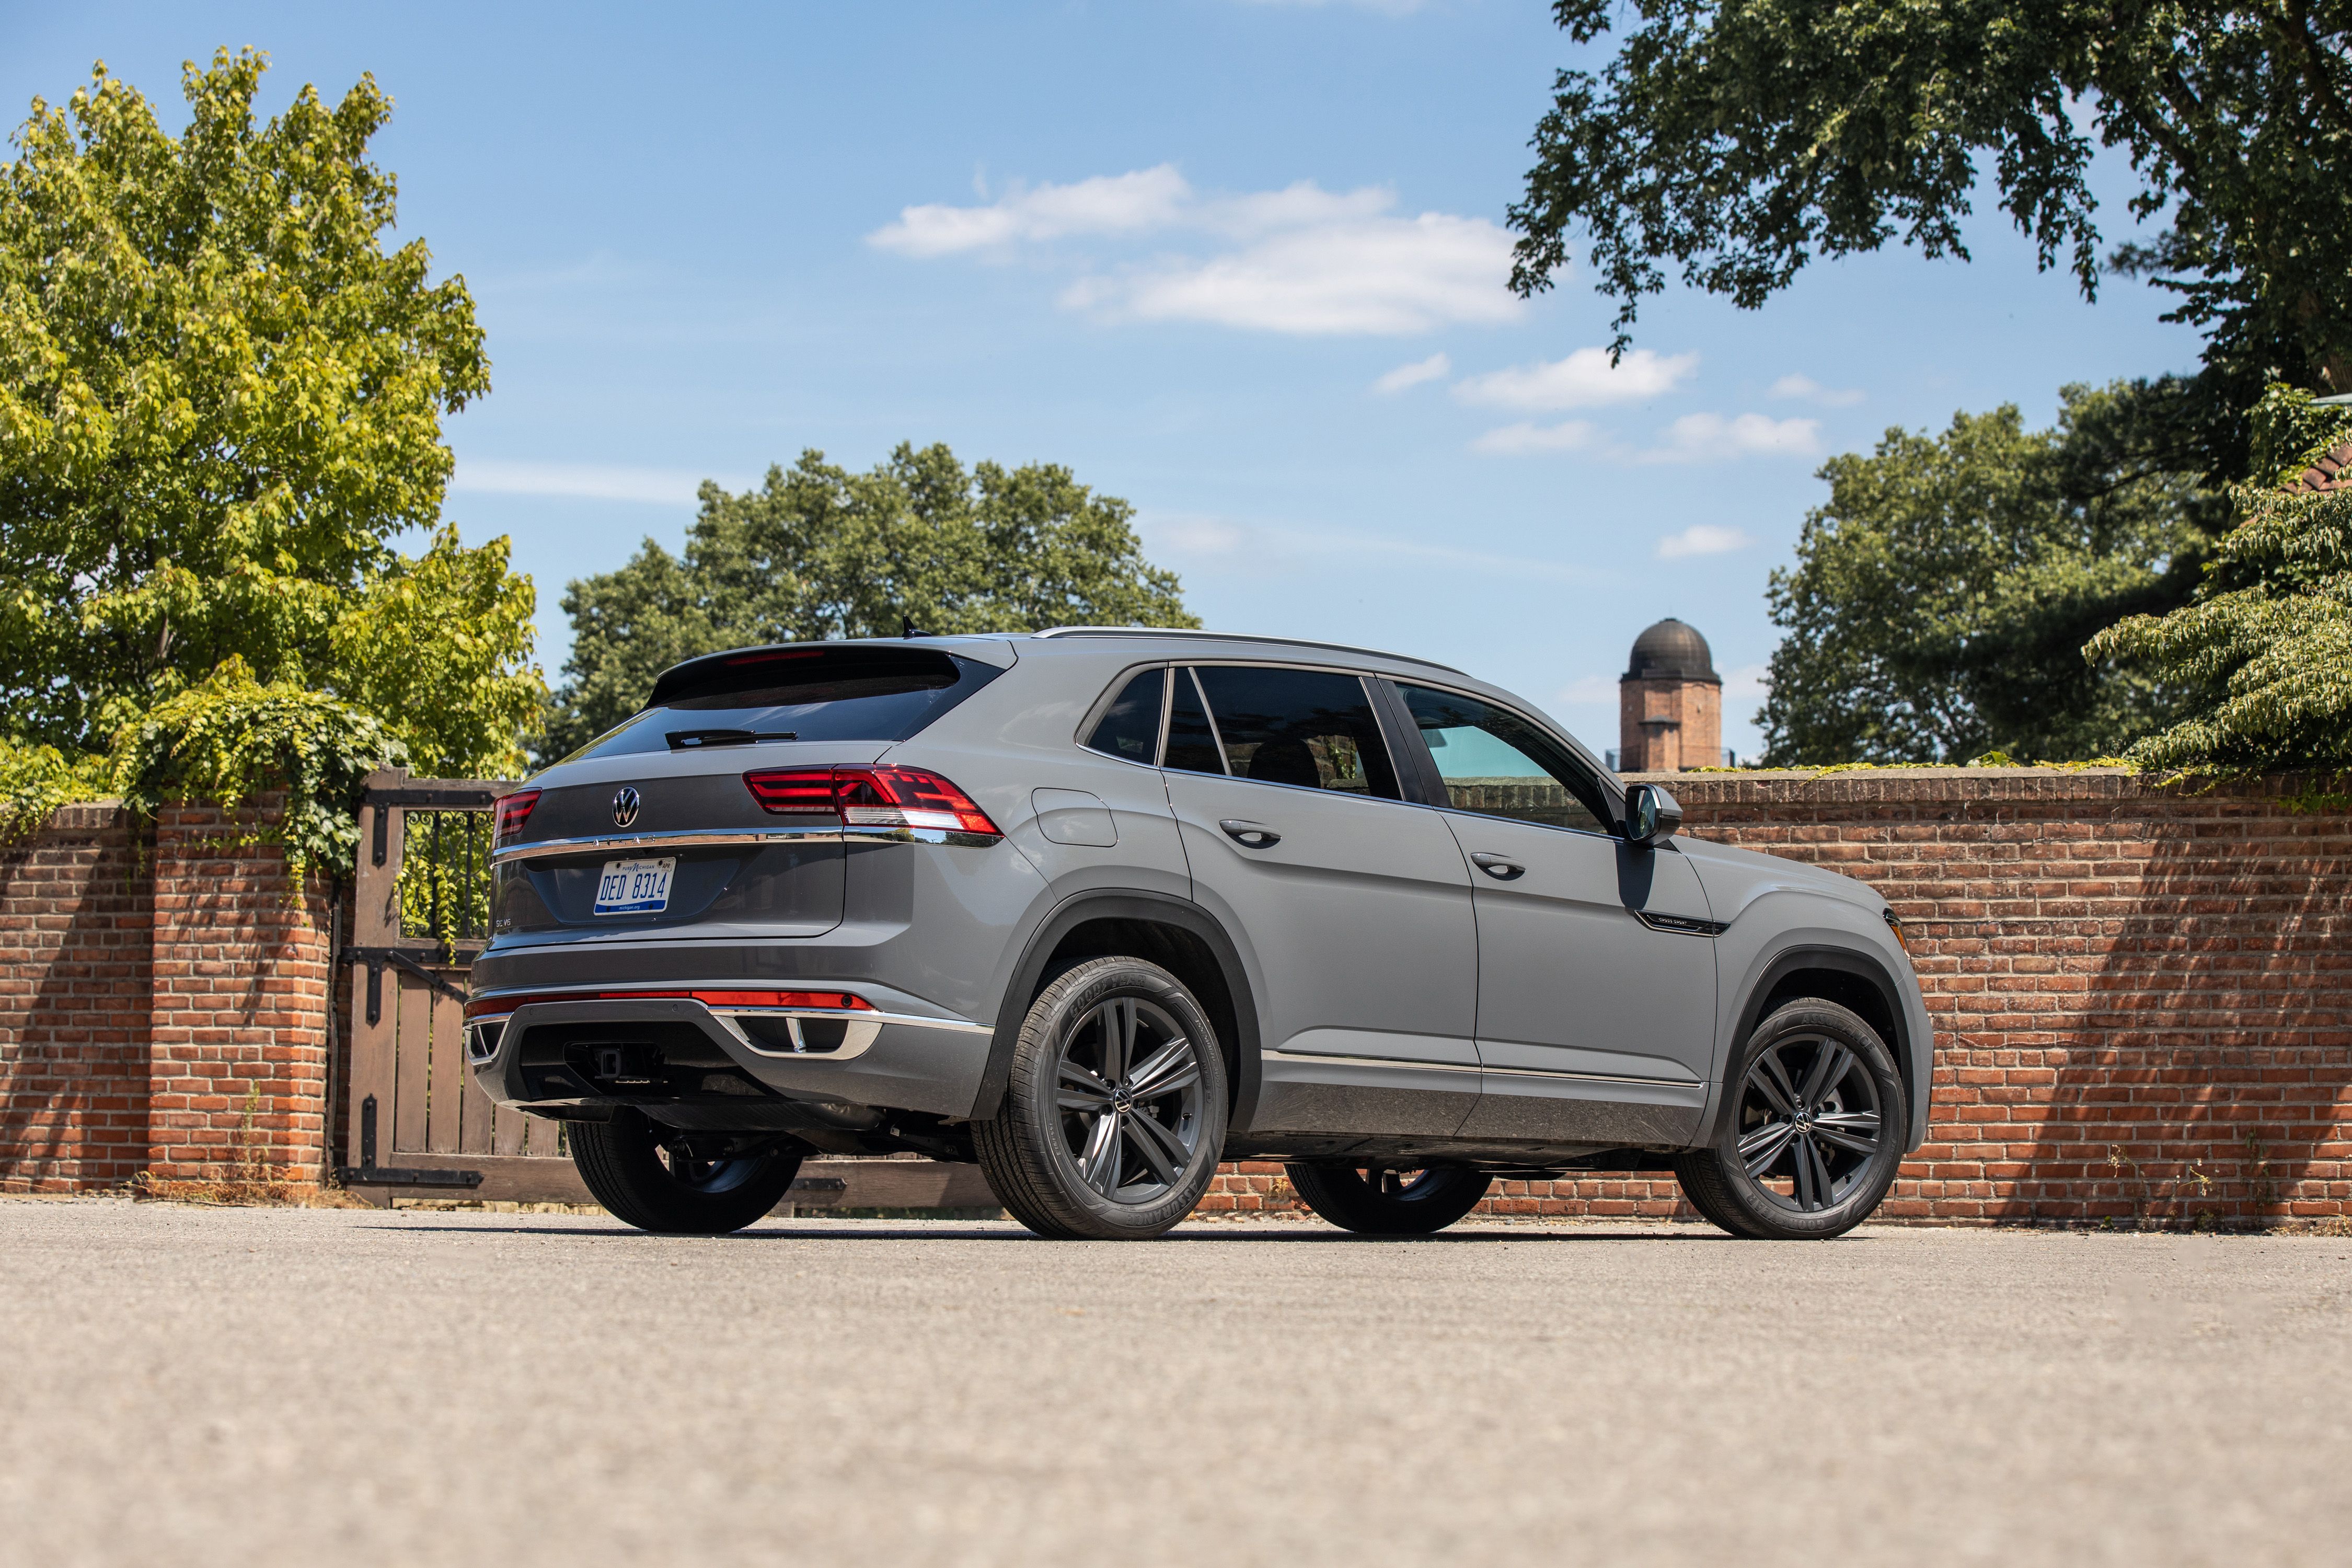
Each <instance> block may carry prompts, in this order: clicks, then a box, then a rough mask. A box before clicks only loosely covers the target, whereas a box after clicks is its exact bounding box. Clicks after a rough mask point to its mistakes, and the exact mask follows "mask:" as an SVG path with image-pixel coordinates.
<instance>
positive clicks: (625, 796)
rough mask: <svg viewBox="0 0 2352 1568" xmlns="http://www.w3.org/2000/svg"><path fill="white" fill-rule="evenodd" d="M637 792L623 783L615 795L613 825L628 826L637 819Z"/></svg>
mask: <svg viewBox="0 0 2352 1568" xmlns="http://www.w3.org/2000/svg"><path fill="white" fill-rule="evenodd" d="M637 805H638V801H637V792H636V791H635V789H633V788H631V787H630V786H629V785H627V784H623V785H622V786H621V787H620V789H619V790H618V791H617V792H615V793H614V796H613V826H615V827H626V826H629V824H631V823H633V822H635V821H636V819H637Z"/></svg>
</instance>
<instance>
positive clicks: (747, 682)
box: [466, 627, 1932, 1237]
mask: <svg viewBox="0 0 2352 1568" xmlns="http://www.w3.org/2000/svg"><path fill="white" fill-rule="evenodd" d="M1679 820H1680V808H1679V807H1678V806H1677V805H1675V801H1674V800H1673V798H1672V797H1671V796H1670V795H1668V793H1667V792H1666V791H1665V790H1664V789H1661V788H1659V787H1658V786H1657V785H1655V784H1639V783H1637V784H1632V785H1631V786H1628V785H1627V784H1624V783H1622V781H1620V780H1619V779H1617V778H1616V777H1614V776H1613V775H1612V773H1610V772H1609V771H1608V770H1607V769H1606V768H1603V767H1601V765H1600V764H1599V763H1596V762H1595V761H1594V759H1593V756H1592V753H1591V752H1589V751H1587V750H1586V749H1585V748H1584V747H1583V746H1581V745H1580V744H1578V743H1577V742H1576V741H1575V740H1574V739H1572V738H1571V737H1570V736H1569V735H1567V734H1566V733H1564V732H1563V731H1560V730H1559V728H1557V727H1556V726H1555V725H1553V724H1552V723H1551V722H1550V721H1549V720H1547V719H1546V718H1545V717H1544V716H1543V715H1542V714H1540V713H1538V711H1537V710H1535V709H1534V708H1532V707H1530V706H1529V705H1528V704H1527V703H1525V702H1523V701H1521V700H1519V699H1517V698H1516V697H1514V696H1512V695H1511V694H1510V693H1509V692H1507V691H1503V690H1500V689H1496V688H1495V687H1492V686H1489V685H1487V684H1486V683H1485V682H1483V681H1479V680H1475V679H1471V678H1470V677H1468V676H1465V675H1463V674H1461V673H1459V672H1458V671H1455V670H1453V669H1449V668H1445V667H1444V666H1442V665H1436V664H1431V663H1427V662H1424V661H1423V660H1419V659H1413V658H1400V657H1397V656H1393V655H1389V654H1379V653H1370V652H1366V651H1363V650H1361V649H1358V648H1351V647H1326V646H1323V645H1320V644H1313V643H1300V642H1292V641H1287V640H1284V639H1280V638H1272V637H1223V636H1213V635H1207V634H1202V633H1181V632H1166V631H1135V630H1112V629H1098V628H1084V627H1078V628H1067V629H1062V630H1056V631H1050V632H1040V633H1036V634H1034V635H1023V636H1000V637H919V638H909V639H906V640H900V641H896V642H889V641H855V642H826V643H814V644H809V643H803V644H797V645H792V646H786V647H760V648H744V649H740V650H737V651H734V652H729V653H719V654H713V655H710V656H709V657H708V658H697V659H694V660H691V661H690V662H688V663H686V664H681V665H679V666H677V668H673V669H671V670H669V671H667V673H665V674H664V675H663V676H662V677H661V678H660V679H659V680H658V681H656V684H655V687H654V690H653V694H652V697H651V699H650V700H648V702H647V704H646V708H645V710H644V711H642V712H640V713H638V714H636V715H635V717H633V718H631V719H629V720H628V721H626V722H625V723H623V724H621V725H620V726H619V727H618V728H616V729H614V730H613V731H610V732H609V733H607V734H605V735H603V736H601V737H599V738H598V739H597V740H595V741H594V742H591V743H590V744H588V745H587V746H585V747H583V748H582V749H581V750H580V751H578V752H574V753H573V754H572V755H571V756H569V757H566V758H564V759H563V760H562V762H561V763H556V764H555V765H554V766H552V767H551V768H549V769H547V770H546V771H545V772H544V773H541V774H539V775H538V776H537V777H536V778H534V779H532V780H530V782H529V784H527V785H526V786H525V787H522V788H520V789H517V790H515V791H514V792H513V793H511V794H509V795H506V796H504V797H503V798H502V799H501V800H500V801H499V806H498V826H497V842H496V847H495V849H494V858H495V866H496V876H495V881H496V888H495V894H494V897H495V906H494V911H493V921H492V923H493V933H492V940H491V942H489V944H488V947H487V949H486V950H485V951H484V952H483V953H482V955H481V957H480V959H479V960H478V962H477V963H476V964H475V966H474V970H473V982H474V987H475V989H474V991H473V993H472V995H471V998H470V1000H469V1001H468V1003H467V1009H466V1013H467V1057H468V1059H469V1061H470V1063H471V1065H472V1067H473V1069H474V1071H475V1072H476V1074H477V1075H478V1079H479V1081H480V1083H481V1086H482V1087H483V1089H485V1090H487V1091H488V1094H489V1096H490V1098H491V1099H493V1100H496V1101H497V1102H498V1103H499V1104H501V1105H506V1106H512V1107H516V1108H518V1109H520V1110H524V1111H528V1112H530V1113H532V1114H535V1115H539V1116H546V1117H554V1118H558V1119H561V1120H562V1121H565V1122H567V1123H569V1142H570V1144H571V1148H572V1157H573V1159H574V1160H575V1161H576V1162H577V1163H578V1165H579V1169H580V1173H581V1175H582V1177H583V1179H584V1180H585V1181H586V1183H587V1184H588V1187H589V1190H590V1191H591V1192H593V1194H595V1195H596V1197H597V1199H598V1200H599V1201H600V1202H602V1203H603V1204H604V1205H605V1206H606V1207H607V1208H609V1209H610V1210H612V1212H613V1213H614V1214H615V1215H619V1216H620V1217H621V1218H623V1219H625V1220H626V1221H628V1222H630V1223H631V1224H633V1225H636V1226H643V1227H645V1228H646V1229H649V1230H657V1231H687V1232H703V1233H716V1232H721V1231H728V1230H732V1229H736V1228H738V1227H740V1226H745V1225H748V1224H750V1223H751V1221H753V1220H755V1219H757V1218H759V1217H760V1216H761V1215H764V1214H766V1213H767V1212H768V1211H769V1210H770V1209H771V1208H772V1206H773V1205H775V1204H776V1203H777V1202H778V1201H779V1200H780V1199H781V1198H782V1196H783V1195H784V1194H785V1192H786V1190H787V1189H788V1188H789V1186H790V1184H791V1183H792V1181H793V1175H794V1173H795V1172H796V1171H797V1170H798V1168H799V1166H800V1164H801V1162H802V1161H803V1159H804V1158H806V1157H808V1156H809V1155H811V1154H813V1153H815V1152H828V1153H833V1154H881V1153H893V1152H899V1153H903V1152H908V1151H911V1152H915V1153H918V1154H921V1155H927V1156H929V1157H931V1158H933V1159H937V1160H948V1161H977V1162H978V1163H980V1165H981V1167H982V1170H983V1171H984V1172H985V1173H986V1174H987V1178H988V1182H989V1184H990V1186H991V1187H992V1189H993V1191H994V1193H995V1194H996V1196H997V1198H998V1199H999V1200H1000V1201H1001V1202H1002V1203H1003V1205H1004V1207H1005V1208H1006V1209H1008V1210H1010V1211H1011V1212H1012V1214H1013V1215H1014V1217H1016V1218H1018V1219H1019V1220H1020V1221H1021V1222H1022V1223H1023V1224H1024V1225H1026V1226H1030V1227H1031V1228H1032V1229H1034V1230H1035V1231H1038V1232H1040V1233H1041V1234H1044V1235H1046V1236H1051V1237H1150V1236H1155V1235H1158V1234H1159V1233H1160V1232H1161V1231H1164V1230H1166V1229H1167V1228H1168V1227H1169V1226H1172V1225H1174V1224H1176V1223H1177V1222H1178V1221H1179V1220H1181V1218H1183V1216H1184V1215H1186V1214H1187V1213H1189V1212H1190V1211H1191V1210H1192V1206H1193V1205H1194V1204H1195V1203H1196V1202H1197V1201H1198V1200H1199V1198H1200V1196H1201V1194H1202V1191H1203V1190H1204V1189H1205V1188H1206V1187H1207V1185H1208V1184H1209V1181H1210V1179H1211V1177H1212V1176H1213V1174H1214V1173H1215V1170H1216V1167H1217V1163H1218V1162H1219V1161H1220V1160H1230V1159H1244V1158H1247V1159H1260V1160H1279V1161H1283V1162H1286V1165H1287V1168H1288V1171H1289V1174H1290V1180H1291V1182H1292V1184H1293V1185H1294V1186H1295V1187H1296V1188H1297V1192H1298V1194H1299V1196H1300V1197H1301V1198H1303V1199H1304V1200H1305V1201H1306V1202H1307V1204H1308V1205H1310V1206H1312V1207H1313V1208H1314V1209H1315V1210H1316V1212H1318V1214H1320V1215H1323V1216H1324V1217H1325V1218H1327V1219H1328V1220H1330V1221H1332V1222H1334V1223H1336V1224H1338V1225H1340V1226H1346V1227H1348V1228H1349V1229H1351V1230H1356V1231H1361V1232H1368V1233H1373V1234H1392V1235H1393V1234H1410V1233H1419V1232H1427V1231H1433V1230H1435V1229H1437V1228H1439V1227H1440V1226H1446V1225H1449V1224H1451V1223H1453V1222H1454V1220H1456V1219H1459V1218H1460V1217H1462V1216H1463V1215H1465V1214H1467V1213H1468V1212H1469V1211H1470V1209H1471V1208H1472V1206H1473V1205H1475V1204H1476V1203H1477V1202H1478V1200H1479V1198H1480V1197H1481V1196H1482V1195H1484V1194H1486V1190H1487V1188H1488V1185H1489V1184H1490V1183H1492V1182H1493V1181H1494V1180H1495V1179H1496V1178H1497V1177H1505V1178H1516V1179H1536V1178H1543V1177H1556V1176H1560V1175H1563V1174H1567V1173H1579V1172H1613V1171H1664V1170H1672V1171H1673V1172H1674V1173H1675V1175H1676V1176H1677V1177H1678V1178H1679V1179H1680V1182H1681V1185H1682V1189H1683V1191H1684V1192H1685V1194H1687V1195H1688V1197H1689V1198H1690V1201H1691V1203H1692V1204H1693V1205H1695V1206H1696V1208H1697V1209H1698V1211H1699V1212H1700V1213H1701V1214H1703V1215H1706V1217H1707V1218H1709V1219H1711V1220H1713V1221H1714V1222H1715V1223H1717V1225H1719V1226H1723V1227H1724V1228H1725V1229H1727V1230H1729V1231H1732V1232H1734V1233H1736V1234H1738V1235H1740V1236H1746V1237H1827V1236H1834V1235H1837V1234H1838V1233H1840V1232H1842V1231H1844V1230H1846V1229H1847V1228H1849V1227H1850V1226H1853V1225H1855V1224H1856V1223H1858V1222H1859V1221H1860V1220H1861V1219H1862V1218H1863V1217H1864V1215H1868V1214H1869V1213H1870V1212H1871V1210H1872V1209H1873V1208H1874V1207H1875V1206H1876V1205H1877V1204H1878V1202H1879V1200H1880V1198H1881V1197H1882V1196H1883V1195H1884V1194H1885V1192H1886V1190H1887V1185H1888V1184H1889V1182H1890V1181H1891V1180H1892V1179H1893V1177H1894V1174H1895V1166H1896V1163H1897V1162H1898V1161H1899V1160H1900V1159H1901V1158H1902V1156H1903V1154H1904V1152H1906V1151H1907V1150H1909V1149H1912V1148H1915V1147H1916V1146H1917V1144H1918V1143H1919V1142H1920V1140H1921V1138H1922V1136H1923V1135H1924V1133H1925V1131H1926V1121H1927V1080H1928V1068H1929V1058H1930V1052H1931V1038H1932V1037H1931V1035H1930V1033H1929V1027H1928V1021H1927V1013H1926V1011H1925V1009H1924V1008H1923V1007H1922V1005H1921V1003H1920V996H1919V986H1918V983H1917V981H1916V978H1915V977H1914V976H1913V974H1912V972H1911V969H1910V965H1909V963H1908V962H1907V961H1906V958H1905V956H1904V951H1903V947H1902V934H1903V933H1902V928H1901V927H1900V925H1899V924H1898V923H1897V922H1896V921H1895V917H1894V915H1893V914H1892V913H1891V912H1890V911H1889V910H1888V909H1887V907H1886V904H1885V900H1883V899H1881V898H1879V897H1878V896H1877V895H1876V894H1874V893H1873V892H1872V891H1871V890H1870V889H1867V888H1865V887H1864V886H1862V885H1861V884H1859V883H1856V882H1853V881H1850V880H1848V879H1845V878H1843V877H1838V876H1834V875H1832V874H1831V873H1829V872H1826V871H1822V870H1818V869H1815V868H1811V867H1807V866H1801V865H1796V864H1793V863H1791V862H1790V861H1786V860H1780V859H1775V858H1770V857H1769V856H1764V855H1758V854H1751V853H1747V852H1744V851H1741V850H1738V849H1730V848H1726V847H1722V846H1720V845H1716V844H1710V843H1704V842H1699V841H1695V840H1692V839H1689V838H1684V837H1675V828H1676V826H1677V824H1678V822H1679Z"/></svg>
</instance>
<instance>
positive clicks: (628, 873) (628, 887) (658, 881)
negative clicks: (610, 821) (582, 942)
mask: <svg viewBox="0 0 2352 1568" xmlns="http://www.w3.org/2000/svg"><path fill="white" fill-rule="evenodd" d="M675 870H677V860H676V859H675V858H672V859H667V860H607V861H605V862H604V875H603V876H601V877H599V878H598V879H596V912H597V913H598V914H600V915H657V914H659V913H661V912H662V910H666V909H667V908H669V874H670V873H671V872H672V871H675Z"/></svg>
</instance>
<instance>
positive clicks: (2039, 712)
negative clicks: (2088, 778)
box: [1758, 383, 2226, 765]
mask: <svg viewBox="0 0 2352 1568" xmlns="http://www.w3.org/2000/svg"><path fill="white" fill-rule="evenodd" d="M2178 396H2179V388H2178V386H2177V385H2175V386H2173V387H2172V388H2170V389H2169V390H2168V389H2167V387H2166V385H2165V384H2147V383H2118V384H2115V385H2113V386H2109V387H2106V388H2104V389H2099V390H2093V389H2091V388H2087V387H2080V386H2073V387H2068V388H2066V389H2065V391H2064V393H2063V411H2062V413H2061V416H2060V418H2059V422H2058V424H2057V426H2056V427H2055V428H2053V429H2049V430H2039V431H2028V430H2027V429H2025V428H2024V425H2023V422H2022V420H2021V418H2020V416H2019V414H2018V411H2017V409H2016V408H2015V407H2014V406H2005V407H2001V408H1999V409H1996V410H1994V411H1993V412H1991V413H1990V414H1982V415H1969V414H1960V415H1957V416H1954V418H1953V421H1952V424H1951V426H1950V427H1949V428H1948V429H1947V430H1945V431H1944V432H1943V433H1942V434H1941V435H1938V436H1934V437H1930V436H1928V435H1926V434H1924V433H1923V434H1913V433H1911V432H1909V431H1906V430H1901V429H1894V430H1889V431H1888V432H1887V433H1886V435H1885V438H1884V439H1882V440H1881V441H1880V442H1879V444H1878V447H1877V449H1876V451H1875V452H1874V453H1873V454H1871V455H1870V456H1868V457H1864V456H1860V455H1857V454H1849V455H1846V456H1843V457H1839V458H1832V459H1831V460H1830V462H1829V463H1828V464H1826V465H1825V466H1824V467H1823V468H1822V470H1821V477H1822V479H1826V480H1827V481H1828V482H1829V485H1830V500H1829V503H1828V504H1827V505H1826V506H1823V507H1821V508H1818V509H1816V510H1814V511H1813V512H1811V514H1810V515H1809V516H1808V517H1807V518H1806V521H1805V525H1804V529H1803V531H1802V533H1801V537H1800V539H1799V542H1798V545H1797V562H1796V564H1795V565H1794V566H1793V567H1791V568H1788V569H1783V570H1780V571H1776V572H1774V573H1773V574H1772V578H1771V584H1770V587H1769V590H1768V597H1769V604H1770V606H1771V612H1772V619H1773V621H1774V623H1775V624H1776V625H1778V626H1780V627H1782V628H1783V629H1784V631H1785V633H1786V636H1785V637H1784V639H1783V640H1782V642H1781V644H1780V647H1779V648H1778V649H1776V650H1775V651H1774V653H1773V656H1772V663H1771V694H1770V696H1769V699H1768V700H1767V702H1766V704H1765V707H1764V710H1763V711H1762V713H1760V714H1759V716H1758V721H1759V724H1760V725H1761V726H1762V727H1763V729H1764V731H1765V738H1766V743H1767V759H1766V760H1767V762H1768V763H1772V764H1776V765H1802V764H1810V765H1822V764H1827V763H1843V762H1872V763H1901V762H1916V763H1930V762H1958V761H1964V760H1966V759H1968V758H1970V757H1974V756H1978V755H1980V754H1982V753H1985V752H1992V751H2000V752H2008V753H2010V754H2011V755H2015V756H2021V757H2030V758H2049V759H2055V760H2077V759H2082V758H2088V757H2095V756H2105V755H2112V754H2114V753H2116V752H2119V751H2121V750H2122V749H2123V747H2124V746H2125V745H2126V744H2127V743H2129V742H2131V741H2133V740H2134V739H2136V738H2137V737H2138V736H2141V735H2144V734H2146V733H2147V732H2148V731H2151V730H2153V729H2154V728H2156V727H2157V726H2158V723H2159V722H2160V721H2161V720H2162V718H2163V716H2164V714H2165V712H2166V702H2167V700H2168V691H2167V689H2166V688H2165V687H2164V686H2163V685H2162V684H2160V683H2159V682H2158V681H2156V680H2155V679H2151V677H2150V675H2149V673H2148V672H2147V670H2146V669H2145V668H2141V667H2139V666H2138V665H2137V664H2133V663H2131V662H2128V661H2126V662H2122V663H2117V664H2112V665H2107V666H2103V667H2097V668H2094V667H2093V666H2091V665H2088V664H2086V663H2085V662H2084V659H2083V657H2082V655H2081V653H2080V651H2079V650H2080V649H2081V647H2082V645H2083V643H2084V640H2085V639H2087V638H2089V637H2091V636H2092V635H2093V634H2095V633H2096V632H2098V631H2099V630H2100V629H2101V628H2103V627H2105V626H2108V625H2109V624H2110V623H2112V622H2114V621H2115V620H2116V618H2117V617H2118V616H2126V615H2130V614H2134V613H2137V612H2145V611H2149V610H2156V611H2161V610H2163V609H2166V608H2168V607H2169V606H2171V605H2177V604H2179V603H2181V602H2183V601H2184V600H2185V599H2186V598H2187V597H2188V595H2189V592H2190V591H2191V588H2192V587H2193V585H2194V584H2195V583H2196V582H2197V581H2198V574H2197V568H2198V565H2199V563H2200V562H2201V561H2202V560H2203V559H2204V557H2205V554H2206V552H2208V551H2209V550H2210V541H2211V537H2212V535H2213V533H2214V532H2215V531H2217V530H2218V529H2219V527H2220V526H2221V523H2222V522H2223V521H2225V518H2226V513H2225V511H2224V510H2223V505H2222V502H2221V498H2220V497H2218V496H2216V495H2215V494H2214V493H2213V492H2211V491H2209V490H2206V489H2201V488H2200V486H2199V485H2198V484H2197V483H2196V482H2195V481H2194V480H2192V479H2189V478H2188V477H2187V476H2186V475H2184V474H2183V473H2182V472H2181V471H2180V468H2179V466H2178V465H2177V457H2176V454H2175V453H2174V451H2173V450H2172V447H2171V441H2172V439H2173V437H2175V436H2176V435H2177V430H2176V429H2175V427H2174V426H2172V425H2171V424H2170V423H2169V422H2168V412H2167V403H2168V399H2177V398H2178Z"/></svg>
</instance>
